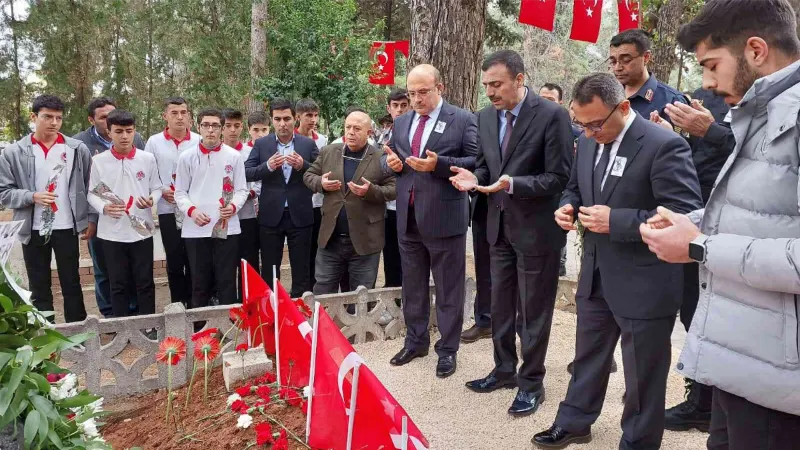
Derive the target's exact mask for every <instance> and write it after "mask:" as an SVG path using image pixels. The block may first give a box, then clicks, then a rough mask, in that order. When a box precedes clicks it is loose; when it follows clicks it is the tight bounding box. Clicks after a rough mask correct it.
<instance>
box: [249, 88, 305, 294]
mask: <svg viewBox="0 0 800 450" xmlns="http://www.w3.org/2000/svg"><path fill="white" fill-rule="evenodd" d="M269 108H270V115H271V116H272V123H273V127H274V130H275V133H274V134H270V135H268V136H265V137H263V138H261V139H258V140H257V141H256V142H255V146H254V147H253V150H252V151H251V152H250V157H249V158H247V161H246V162H245V164H244V166H245V172H246V174H247V181H260V182H261V195H260V196H259V197H258V205H259V208H258V224H259V226H260V228H261V229H260V236H259V239H260V241H261V259H262V269H261V270H262V276H263V277H264V279H265V280H267V283H268V284H270V285H272V268H273V267H275V268H276V270H277V273H278V275H280V267H281V259H283V243H284V240H288V243H289V263H290V265H291V268H292V289H291V295H292V297H299V296H301V295H303V292H306V291H311V288H312V287H311V267H310V261H311V231H312V225H314V211H313V209H312V204H311V190H310V189H308V188H307V187H306V185H305V184H304V183H303V173H305V171H306V170H308V168H309V167H311V164H312V163H313V162H314V160H315V159H316V158H317V154H318V153H319V150H318V149H317V145H316V144H315V143H314V141H313V140H311V139H310V138H307V137H305V136H302V135H299V134H295V133H294V120H295V119H294V106H293V105H292V104H291V103H290V102H288V101H286V100H283V99H275V100H273V101H272V102H271V103H270V105H269Z"/></svg>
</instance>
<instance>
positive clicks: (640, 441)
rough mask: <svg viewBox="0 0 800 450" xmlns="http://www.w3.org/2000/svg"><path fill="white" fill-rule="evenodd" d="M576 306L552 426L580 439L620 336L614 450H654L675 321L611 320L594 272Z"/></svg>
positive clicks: (593, 415) (597, 408)
mask: <svg viewBox="0 0 800 450" xmlns="http://www.w3.org/2000/svg"><path fill="white" fill-rule="evenodd" d="M632 301H636V299H632ZM576 303H577V307H578V329H577V332H576V334H577V336H576V341H575V361H574V367H573V374H572V378H571V379H570V382H569V387H568V388H567V395H566V397H565V398H564V401H562V402H561V404H560V405H559V408H558V414H557V415H556V421H555V423H556V425H558V426H560V427H561V428H564V429H565V430H567V431H569V432H571V433H583V432H586V431H589V429H590V428H591V426H592V424H594V422H595V421H596V420H597V418H598V417H599V416H600V412H601V410H602V409H603V401H604V400H605V397H606V389H607V388H608V378H609V370H610V369H611V361H612V359H613V357H614V348H615V347H616V345H617V340H618V339H619V337H620V335H621V336H622V365H623V367H624V374H625V389H626V395H625V406H624V409H623V411H622V438H621V440H620V443H619V448H620V450H656V449H658V448H660V446H661V439H662V437H663V435H664V403H665V396H666V393H667V376H668V374H669V369H670V359H671V358H672V351H671V341H670V336H671V334H672V328H673V326H674V324H675V317H674V316H672V317H665V318H659V319H649V320H644V319H628V318H624V317H620V316H616V315H614V313H613V312H611V310H610V309H609V307H608V303H606V300H605V297H604V295H603V288H602V282H601V279H600V272H599V271H595V273H594V283H593V285H592V292H591V294H590V295H589V296H588V297H584V296H578V297H577V298H576Z"/></svg>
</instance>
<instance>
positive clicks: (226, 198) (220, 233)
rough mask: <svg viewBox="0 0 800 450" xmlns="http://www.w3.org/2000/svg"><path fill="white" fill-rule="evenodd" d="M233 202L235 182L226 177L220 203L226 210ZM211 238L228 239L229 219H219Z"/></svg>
mask: <svg viewBox="0 0 800 450" xmlns="http://www.w3.org/2000/svg"><path fill="white" fill-rule="evenodd" d="M232 200H233V180H231V177H227V176H226V177H225V178H223V179H222V197H220V199H219V203H220V205H222V207H223V208H224V207H226V206H228V205H230V204H231V201H232ZM211 237H212V238H217V239H227V238H228V219H219V220H218V221H217V223H215V224H214V229H213V230H212V231H211Z"/></svg>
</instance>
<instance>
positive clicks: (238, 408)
mask: <svg viewBox="0 0 800 450" xmlns="http://www.w3.org/2000/svg"><path fill="white" fill-rule="evenodd" d="M248 409H250V407H249V406H247V403H245V402H243V401H242V400H236V401H235V402H233V403H231V411H233V412H238V413H239V414H247V410H248Z"/></svg>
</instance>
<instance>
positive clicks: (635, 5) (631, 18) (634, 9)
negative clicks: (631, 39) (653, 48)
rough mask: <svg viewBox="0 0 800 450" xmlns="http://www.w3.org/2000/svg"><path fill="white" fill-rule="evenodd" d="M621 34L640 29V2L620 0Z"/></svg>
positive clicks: (618, 6) (618, 7)
mask: <svg viewBox="0 0 800 450" xmlns="http://www.w3.org/2000/svg"><path fill="white" fill-rule="evenodd" d="M617 10H618V11H619V32H620V33H622V32H623V31H625V30H630V29H632V28H639V2H638V0H618V1H617Z"/></svg>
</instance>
